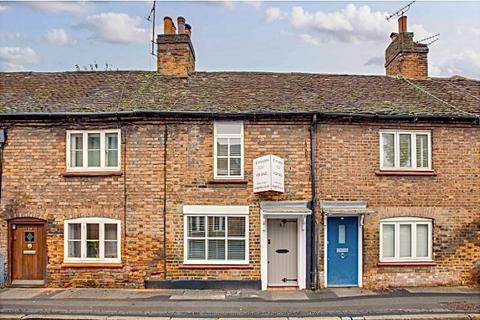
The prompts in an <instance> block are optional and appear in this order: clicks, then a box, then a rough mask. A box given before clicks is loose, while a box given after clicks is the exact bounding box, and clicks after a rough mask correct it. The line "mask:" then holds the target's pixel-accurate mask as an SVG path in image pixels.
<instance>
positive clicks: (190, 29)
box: [185, 23, 192, 37]
mask: <svg viewBox="0 0 480 320" xmlns="http://www.w3.org/2000/svg"><path fill="white" fill-rule="evenodd" d="M185 34H188V35H189V36H190V37H191V36H192V26H191V25H189V24H188V23H186V24H185Z"/></svg>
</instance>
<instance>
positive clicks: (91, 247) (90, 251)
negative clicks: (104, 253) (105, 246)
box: [87, 241, 100, 258]
mask: <svg viewBox="0 0 480 320" xmlns="http://www.w3.org/2000/svg"><path fill="white" fill-rule="evenodd" d="M99 252H100V251H99V241H87V258H100V255H99Z"/></svg>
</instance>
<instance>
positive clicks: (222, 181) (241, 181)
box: [207, 179, 248, 184]
mask: <svg viewBox="0 0 480 320" xmlns="http://www.w3.org/2000/svg"><path fill="white" fill-rule="evenodd" d="M247 183H248V180H246V179H212V180H208V182H207V184H247Z"/></svg>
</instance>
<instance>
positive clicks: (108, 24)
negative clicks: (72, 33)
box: [79, 12, 149, 44]
mask: <svg viewBox="0 0 480 320" xmlns="http://www.w3.org/2000/svg"><path fill="white" fill-rule="evenodd" d="M141 22H142V19H141V18H139V17H130V16H129V15H128V14H126V13H117V12H105V13H100V14H96V15H91V16H88V17H86V18H85V21H84V22H83V23H82V24H81V25H79V27H81V28H84V29H88V30H90V31H91V32H92V33H93V35H94V36H93V37H94V38H96V39H99V40H102V41H105V42H109V43H116V44H134V43H147V42H148V41H149V33H148V31H147V30H146V29H144V28H141V27H140V26H139V25H140V23H141Z"/></svg>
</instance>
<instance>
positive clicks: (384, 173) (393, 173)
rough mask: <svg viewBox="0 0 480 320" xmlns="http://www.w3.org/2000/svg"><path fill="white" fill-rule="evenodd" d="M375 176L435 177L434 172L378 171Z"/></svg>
mask: <svg viewBox="0 0 480 320" xmlns="http://www.w3.org/2000/svg"><path fill="white" fill-rule="evenodd" d="M375 174H376V175H377V176H436V175H437V173H436V172H435V171H434V170H378V171H376V172H375Z"/></svg>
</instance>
